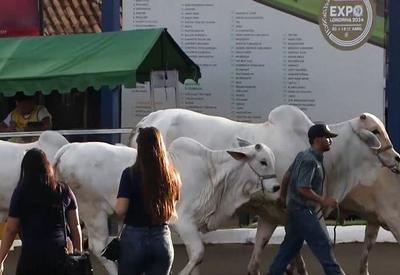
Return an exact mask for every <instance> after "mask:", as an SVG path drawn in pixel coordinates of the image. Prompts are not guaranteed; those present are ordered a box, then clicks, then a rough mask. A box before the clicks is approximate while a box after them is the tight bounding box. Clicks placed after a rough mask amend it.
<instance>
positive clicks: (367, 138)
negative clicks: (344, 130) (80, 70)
mask: <svg viewBox="0 0 400 275" xmlns="http://www.w3.org/2000/svg"><path fill="white" fill-rule="evenodd" d="M358 135H359V136H360V138H361V140H362V141H364V142H365V143H366V144H367V145H368V147H369V148H371V149H375V150H378V149H380V148H381V146H382V144H381V142H380V141H379V139H378V138H377V137H376V136H375V135H374V134H373V133H372V132H370V131H367V130H365V129H360V132H359V134H358Z"/></svg>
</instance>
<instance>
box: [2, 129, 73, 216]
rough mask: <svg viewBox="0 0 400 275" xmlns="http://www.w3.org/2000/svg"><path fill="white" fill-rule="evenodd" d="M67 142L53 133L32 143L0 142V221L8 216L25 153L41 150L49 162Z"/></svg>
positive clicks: (45, 134) (49, 132)
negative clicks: (33, 149)
mask: <svg viewBox="0 0 400 275" xmlns="http://www.w3.org/2000/svg"><path fill="white" fill-rule="evenodd" d="M67 143H68V141H67V140H66V139H65V138H64V137H63V136H62V135H60V134H58V133H57V132H54V131H45V132H43V133H42V134H41V135H40V137H39V139H38V140H37V141H35V142H32V143H14V142H8V141H0V156H1V164H0V182H1V184H0V188H1V191H0V220H1V221H2V222H4V221H5V219H6V218H7V215H8V208H9V206H10V200H11V195H12V193H13V191H14V188H15V187H16V185H17V183H18V179H19V177H20V171H21V162H22V159H23V157H24V155H25V152H26V151H27V150H29V149H32V148H40V149H42V150H43V151H44V152H45V154H46V156H47V158H48V159H49V161H50V162H52V161H53V158H54V155H55V153H56V152H57V150H58V149H59V148H61V147H62V146H63V145H64V144H67Z"/></svg>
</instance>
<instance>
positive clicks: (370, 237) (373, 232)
mask: <svg viewBox="0 0 400 275" xmlns="http://www.w3.org/2000/svg"><path fill="white" fill-rule="evenodd" d="M378 232H379V225H377V224H370V223H368V224H367V226H366V227H365V236H364V245H363V248H362V253H361V261H360V275H369V272H368V254H369V252H370V251H371V249H372V246H373V245H374V244H375V242H376V238H377V237H378Z"/></svg>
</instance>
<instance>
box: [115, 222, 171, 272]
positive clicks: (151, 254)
mask: <svg viewBox="0 0 400 275" xmlns="http://www.w3.org/2000/svg"><path fill="white" fill-rule="evenodd" d="M120 255H121V256H120V260H119V261H118V275H140V274H142V273H145V274H146V275H168V274H169V273H170V271H171V267H172V262H173V260H174V247H173V245H172V240H171V232H170V230H169V228H168V226H167V225H161V226H152V227H132V226H125V228H124V230H123V232H122V235H121V243H120Z"/></svg>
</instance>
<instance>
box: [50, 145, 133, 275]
mask: <svg viewBox="0 0 400 275" xmlns="http://www.w3.org/2000/svg"><path fill="white" fill-rule="evenodd" d="M135 160H136V149H133V148H130V147H126V146H115V145H110V144H107V143H102V142H84V143H71V144H68V145H66V146H64V147H62V148H61V149H60V150H59V151H58V152H57V155H56V157H55V163H56V169H57V175H58V177H59V179H60V180H61V181H64V182H65V183H67V184H68V185H69V186H70V187H71V188H72V190H73V191H74V193H75V195H76V197H77V200H78V207H79V215H80V218H81V219H82V220H83V221H84V223H85V227H86V229H87V234H88V236H89V249H90V250H91V251H92V252H93V253H94V254H95V255H96V256H97V258H98V259H99V260H100V262H101V263H102V264H103V265H104V267H105V268H106V269H107V271H108V273H109V274H117V267H116V265H115V264H114V263H113V262H111V261H108V260H106V259H105V258H103V257H101V250H102V249H103V248H104V247H105V246H106V244H107V241H108V237H109V230H108V218H109V216H111V215H112V214H113V213H114V205H115V201H116V198H117V192H118V185H119V182H120V179H121V175H122V171H123V170H124V169H125V168H127V167H129V166H131V165H133V163H134V162H135Z"/></svg>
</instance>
